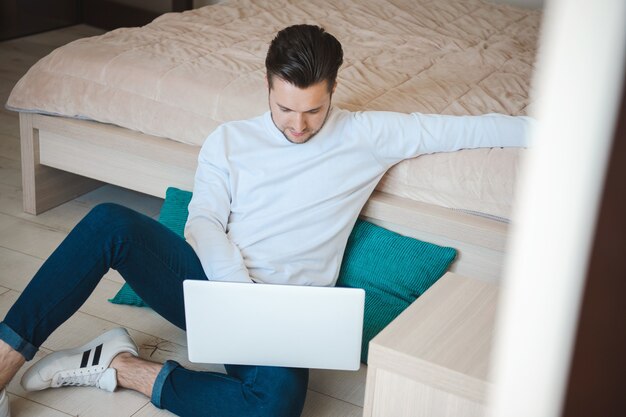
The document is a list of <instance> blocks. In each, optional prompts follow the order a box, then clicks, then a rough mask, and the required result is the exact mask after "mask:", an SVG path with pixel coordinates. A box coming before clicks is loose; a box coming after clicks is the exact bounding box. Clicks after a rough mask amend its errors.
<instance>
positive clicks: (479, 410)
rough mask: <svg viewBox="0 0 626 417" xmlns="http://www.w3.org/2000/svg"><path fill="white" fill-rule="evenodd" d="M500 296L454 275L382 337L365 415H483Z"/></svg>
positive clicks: (373, 351) (372, 357)
mask: <svg viewBox="0 0 626 417" xmlns="http://www.w3.org/2000/svg"><path fill="white" fill-rule="evenodd" d="M497 295H498V287H497V285H495V284H493V283H489V282H485V281H480V280H477V279H471V278H466V277H463V276H460V275H456V274H453V273H450V272H449V273H447V274H446V275H444V276H443V277H442V278H441V279H439V281H437V283H436V284H435V285H433V286H432V287H431V288H430V289H429V290H428V291H426V293H424V294H423V295H422V296H421V297H420V298H418V299H417V300H416V301H415V302H414V303H413V304H412V305H411V306H410V307H409V308H408V309H406V310H405V311H404V312H403V313H402V314H401V315H400V316H398V317H397V318H396V320H394V321H393V322H392V323H391V324H390V325H389V326H387V328H385V329H384V330H383V331H382V332H381V333H380V334H378V336H376V337H375V338H374V339H373V340H372V341H371V342H370V348H369V356H368V371H367V382H366V389H365V404H364V410H363V416H364V417H372V416H381V417H382V416H385V417H390V416H393V417H409V416H410V417H418V416H427V417H433V416H437V417H442V416H450V417H452V416H455V417H459V416H482V415H484V411H485V399H486V394H487V388H488V385H489V383H488V382H487V381H486V379H487V376H488V369H489V359H490V353H491V342H492V334H493V327H494V322H495V313H496V304H497Z"/></svg>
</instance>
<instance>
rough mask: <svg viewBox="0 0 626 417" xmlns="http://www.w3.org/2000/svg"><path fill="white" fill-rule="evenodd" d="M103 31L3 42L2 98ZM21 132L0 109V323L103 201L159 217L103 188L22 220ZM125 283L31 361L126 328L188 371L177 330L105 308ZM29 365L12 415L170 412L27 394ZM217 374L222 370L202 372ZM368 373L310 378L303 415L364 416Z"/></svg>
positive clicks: (129, 400) (133, 198) (143, 402)
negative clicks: (63, 51) (32, 70)
mask: <svg viewBox="0 0 626 417" xmlns="http://www.w3.org/2000/svg"><path fill="white" fill-rule="evenodd" d="M99 33H101V31H100V30H98V29H94V28H91V27H88V26H83V25H79V26H74V27H70V28H66V29H61V30H56V31H52V32H47V33H44V34H39V35H34V36H29V37H25V38H20V39H15V40H11V41H6V42H1V43H0V99H1V101H2V103H3V104H4V103H6V99H7V97H8V95H9V93H10V91H11V89H12V87H13V85H14V84H15V83H16V82H17V80H19V78H20V77H21V76H22V75H23V74H24V73H25V72H26V71H27V70H28V68H29V67H30V66H31V65H33V64H34V63H35V62H36V61H37V60H38V59H39V58H41V57H43V56H45V55H46V54H48V53H49V52H51V51H52V50H53V49H54V48H56V47H58V46H60V45H63V44H65V43H67V42H70V41H72V40H74V39H77V38H81V37H85V36H92V35H97V34H99ZM19 149H20V147H19V126H18V118H17V114H16V113H14V112H11V111H8V110H6V109H4V106H2V109H1V110H0V317H4V315H5V314H6V312H7V311H8V309H9V308H10V306H11V305H12V304H13V302H14V301H15V300H16V299H17V297H18V296H19V294H20V292H21V291H22V290H23V288H24V287H25V286H26V284H27V283H28V281H29V280H30V278H31V277H32V276H33V275H34V274H35V272H36V271H37V269H38V268H39V267H40V265H41V264H42V263H43V261H44V260H45V259H46V257H47V256H49V255H50V253H51V252H52V251H53V250H54V249H55V248H56V246H57V245H58V244H59V243H60V242H61V241H62V240H63V238H64V237H65V236H66V235H67V233H68V232H69V231H70V230H71V228H72V227H73V226H74V225H75V224H76V223H77V222H78V221H79V220H80V219H81V218H82V217H83V216H84V215H85V214H86V213H87V212H88V211H89V209H90V208H91V207H93V206H95V205H96V204H98V203H101V202H116V203H119V204H123V205H126V206H128V207H131V208H133V209H135V210H138V211H140V212H142V213H145V214H147V215H149V216H152V217H157V216H158V214H159V209H160V206H161V204H162V200H160V199H158V198H155V197H151V196H147V195H143V194H139V193H136V192H133V191H129V190H125V189H121V188H117V187H113V186H104V187H102V188H100V189H98V190H96V191H94V192H91V193H89V194H86V195H84V196H82V197H80V198H77V199H75V200H73V201H70V202H68V203H66V204H64V205H62V206H60V207H57V208H56V209H53V210H50V211H48V212H46V213H44V214H41V215H39V216H31V215H27V214H24V213H23V212H22V207H21V204H22V203H21V199H22V189H21V173H20V150H19ZM122 283H123V279H122V278H121V277H120V276H119V275H118V274H117V273H116V272H115V271H110V272H109V273H108V274H107V275H106V276H105V279H103V280H102V282H101V283H100V285H99V286H98V287H97V288H96V290H95V292H94V294H93V295H92V296H91V298H89V300H88V301H87V302H86V303H85V305H84V306H83V307H82V308H81V309H80V311H79V312H78V313H76V314H75V315H74V316H73V317H72V318H70V319H69V320H68V321H67V322H66V323H65V324H63V325H62V326H61V327H60V328H59V329H58V330H57V331H56V332H55V333H53V334H52V336H51V337H50V338H49V339H48V340H47V341H46V342H45V343H44V345H43V346H42V349H41V350H40V351H39V352H38V354H37V356H36V359H38V358H41V357H43V356H45V355H46V354H48V353H50V352H52V351H56V350H59V349H64V348H68V347H72V346H77V345H81V344H83V343H84V342H86V341H87V340H89V339H91V338H93V337H95V336H96V335H98V334H100V333H102V332H103V331H105V330H107V329H110V328H113V327H118V326H122V327H125V328H127V329H128V330H129V332H130V334H131V336H132V337H133V338H134V340H135V342H136V343H137V344H138V346H139V347H140V354H141V356H142V357H144V358H150V359H152V360H155V361H159V362H163V361H165V360H167V359H175V360H177V361H179V362H180V363H183V364H185V365H188V366H190V367H192V368H196V369H202V367H198V366H195V367H194V366H192V365H190V364H189V362H188V360H187V359H186V357H187V352H186V348H185V343H186V342H185V334H184V332H183V331H181V330H180V329H178V328H176V327H175V326H173V325H171V324H169V323H168V322H166V321H165V320H163V319H162V318H160V317H159V316H158V315H157V314H155V313H154V312H153V311H151V310H149V309H145V308H138V307H126V306H118V305H113V304H110V303H108V302H107V299H108V298H111V297H112V296H113V295H114V294H115V293H116V291H117V290H118V289H119V288H120V287H121V285H122ZM29 365H30V363H27V364H26V365H25V366H24V368H23V369H22V370H21V372H20V373H19V374H18V376H17V377H16V378H15V379H14V380H13V381H12V382H11V384H10V385H9V387H8V391H9V398H10V401H11V410H12V415H13V417H26V416H28V417H35V416H42V417H43V416H45V417H56V416H81V417H112V416H113V417H123V416H136V417H154V416H171V415H172V414H171V413H168V412H166V411H162V410H159V409H157V408H156V407H154V406H153V405H152V404H151V403H150V402H149V399H148V398H146V397H145V396H143V395H141V394H138V393H136V392H133V391H130V390H124V389H118V390H117V391H116V392H115V393H107V392H104V391H101V390H98V389H96V388H60V389H50V390H45V391H41V392H37V393H27V392H25V391H24V390H23V389H22V388H21V386H20V384H19V379H20V377H21V374H22V372H24V370H25V369H27V367H28V366H29ZM205 368H206V369H213V370H217V371H220V370H222V369H221V367H213V368H212V367H205ZM365 372H366V370H365V367H364V366H363V367H362V368H361V369H360V370H359V371H358V372H336V371H317V370H313V371H312V372H311V380H310V384H309V391H308V395H307V400H306V405H305V411H304V413H303V416H307V417H331V416H333V417H344V416H346V417H351V416H360V415H361V414H362V405H363V396H364V387H365Z"/></svg>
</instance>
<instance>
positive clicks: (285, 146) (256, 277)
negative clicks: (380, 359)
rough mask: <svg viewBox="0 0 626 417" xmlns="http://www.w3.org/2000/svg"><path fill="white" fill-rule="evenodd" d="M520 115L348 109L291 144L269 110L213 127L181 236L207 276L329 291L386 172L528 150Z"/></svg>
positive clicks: (523, 119) (524, 123)
mask: <svg viewBox="0 0 626 417" xmlns="http://www.w3.org/2000/svg"><path fill="white" fill-rule="evenodd" d="M528 127H529V123H528V118H526V117H512V116H504V115H496V114H490V115H485V116H441V115H423V114H419V113H413V114H403V113H391V112H357V113H353V112H348V111H344V110H340V109H337V108H333V109H332V110H331V112H330V114H329V116H328V119H327V121H326V123H325V124H324V126H323V128H322V129H321V130H320V131H319V133H318V134H317V135H315V136H314V137H313V138H311V139H310V140H309V141H308V142H306V143H303V144H293V143H291V142H289V141H287V140H286V139H285V137H284V136H283V134H282V133H281V132H280V131H279V130H278V129H277V128H276V126H275V125H274V123H273V122H272V119H271V116H270V113H269V112H268V113H265V114H264V115H262V116H259V117H256V118H254V119H250V120H244V121H236V122H230V123H226V124H224V125H222V126H221V127H219V128H218V129H217V130H215V132H213V133H212V134H211V135H210V136H209V137H208V138H207V139H206V141H205V143H204V145H203V146H202V150H201V151H200V155H199V158H198V169H197V172H196V177H195V184H194V189H193V198H192V200H191V203H190V205H189V219H188V221H187V224H186V226H185V237H186V239H187V241H188V242H189V243H190V244H191V246H192V247H193V248H194V250H195V251H196V253H197V255H198V257H199V258H200V261H201V263H202V266H203V268H204V271H205V273H206V275H207V277H208V278H209V279H212V280H219V281H243V282H250V281H253V282H263V283H273V284H298V285H318V286H329V285H334V284H335V282H336V280H337V276H338V274H339V267H340V264H341V260H342V257H343V253H344V249H345V246H346V242H347V240H348V236H349V234H350V231H351V230H352V228H353V226H354V223H355V222H356V219H357V217H358V215H359V212H360V211H361V208H362V207H363V205H364V204H365V202H366V201H367V199H368V197H369V196H370V194H371V193H372V191H373V190H374V188H375V186H376V184H377V183H378V181H379V180H380V178H381V177H382V176H383V174H384V173H385V171H387V169H389V168H390V167H391V166H392V165H394V164H396V163H397V162H399V161H401V160H403V159H406V158H412V157H415V156H418V155H421V154H426V153H433V152H450V151H456V150H459V149H463V148H478V147H494V146H502V147H518V146H525V145H526V137H527V129H528Z"/></svg>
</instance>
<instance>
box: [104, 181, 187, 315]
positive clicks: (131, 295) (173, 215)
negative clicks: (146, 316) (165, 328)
mask: <svg viewBox="0 0 626 417" xmlns="http://www.w3.org/2000/svg"><path fill="white" fill-rule="evenodd" d="M191 196H192V194H191V192H190V191H184V190H179V189H178V188H174V187H169V188H168V189H167V190H166V191H165V201H164V202H163V206H161V213H160V214H159V222H160V223H161V224H163V225H164V226H166V227H168V228H169V229H170V230H172V231H173V232H174V233H176V234H178V235H179V236H181V237H183V238H184V232H185V223H186V222H187V217H188V216H189V210H188V209H187V206H189V202H190V201H191ZM109 301H110V302H112V303H114V304H127V305H132V306H138V307H147V306H148V305H147V304H146V303H145V302H144V301H143V300H142V299H141V298H140V297H139V296H138V295H137V294H136V293H135V291H133V289H132V288H131V287H130V285H128V284H126V283H124V285H122V288H120V290H119V291H118V292H117V294H115V297H113V298H111V299H109Z"/></svg>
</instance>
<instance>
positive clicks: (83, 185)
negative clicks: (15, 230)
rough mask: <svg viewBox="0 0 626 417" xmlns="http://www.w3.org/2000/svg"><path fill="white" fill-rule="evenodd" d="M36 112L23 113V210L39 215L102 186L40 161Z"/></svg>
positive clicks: (21, 121)
mask: <svg viewBox="0 0 626 417" xmlns="http://www.w3.org/2000/svg"><path fill="white" fill-rule="evenodd" d="M34 118H35V115H33V114H29V113H20V136H21V154H22V156H21V159H22V191H23V203H24V211H25V212H26V213H29V214H35V215H36V214H40V213H43V212H44V211H46V210H49V209H51V208H53V207H56V206H58V205H60V204H63V203H65V202H66V201H69V200H72V199H74V198H76V197H78V196H80V195H82V194H84V193H86V192H88V191H91V190H93V189H95V188H98V187H100V186H101V185H103V184H102V183H101V182H99V181H95V180H93V179H91V178H85V177H83V176H80V175H76V174H72V173H70V172H67V171H60V170H58V169H54V168H51V167H49V166H45V165H42V164H41V163H40V153H39V149H40V148H39V145H40V142H39V130H38V129H36V128H34V126H33V119H34Z"/></svg>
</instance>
